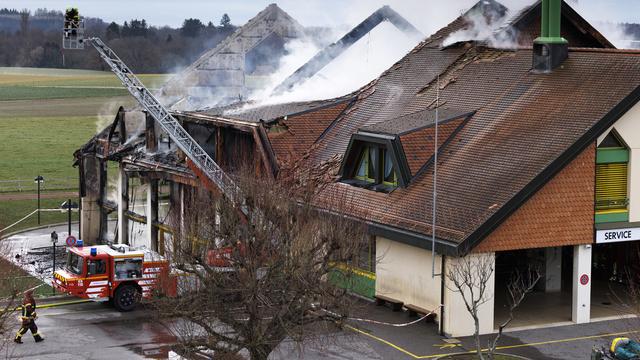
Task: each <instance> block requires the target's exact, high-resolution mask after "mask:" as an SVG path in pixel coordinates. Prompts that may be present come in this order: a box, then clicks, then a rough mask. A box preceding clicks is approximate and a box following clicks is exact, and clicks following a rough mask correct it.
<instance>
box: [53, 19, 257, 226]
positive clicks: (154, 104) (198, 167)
mask: <svg viewBox="0 0 640 360" xmlns="http://www.w3.org/2000/svg"><path fill="white" fill-rule="evenodd" d="M85 43H89V44H91V45H92V46H93V47H94V48H95V49H96V50H97V51H98V54H100V57H101V58H102V60H104V62H105V63H107V65H109V67H110V68H111V71H112V72H113V73H114V74H115V75H116V76H117V77H118V79H120V81H121V82H122V85H124V87H125V88H126V89H127V90H128V91H129V93H130V94H131V95H132V96H133V97H134V98H135V99H136V100H137V101H138V103H139V104H140V105H141V106H142V107H143V108H144V110H146V111H147V113H148V114H149V115H150V116H151V117H152V118H153V119H154V120H155V121H156V122H157V123H158V124H159V125H160V127H161V128H162V129H163V130H164V131H165V132H166V133H167V134H168V135H169V137H170V138H171V140H172V141H173V142H174V143H175V144H176V145H177V146H178V148H179V149H180V150H182V152H184V154H185V155H186V156H187V158H188V159H189V160H190V161H191V162H192V163H193V165H195V168H193V167H191V166H190V167H191V168H192V170H194V172H195V173H196V175H199V176H200V175H201V174H202V175H204V176H205V177H206V180H208V181H210V182H212V183H213V184H214V185H215V186H216V187H217V188H218V189H219V191H220V192H221V193H222V194H223V195H224V196H226V197H227V198H228V199H230V200H233V199H234V194H238V188H237V186H236V184H235V183H234V182H233V181H232V180H231V178H230V177H229V176H228V175H227V174H226V173H225V172H224V171H223V170H222V168H221V167H220V166H219V165H218V164H217V163H216V162H215V161H214V160H213V159H212V158H211V157H210V156H209V154H207V153H206V152H205V151H204V150H203V149H202V147H201V146H200V145H199V144H198V143H197V142H196V141H195V140H194V139H193V138H192V137H191V135H189V133H188V132H187V131H186V130H185V129H184V128H183V127H182V125H181V124H180V123H179V122H178V120H177V119H176V118H175V117H174V116H173V115H171V113H170V112H169V110H167V108H165V107H164V106H163V105H162V103H160V101H158V99H157V98H156V97H155V96H154V95H153V94H152V93H151V92H150V91H149V90H148V89H147V88H146V87H145V86H144V84H143V83H142V82H141V81H140V80H139V79H138V78H137V77H136V76H135V74H134V73H133V72H131V70H130V69H129V67H128V66H127V65H126V64H125V63H124V62H123V61H122V60H121V59H120V58H119V57H118V55H116V53H115V52H114V51H113V50H111V48H109V47H108V46H107V45H106V44H105V43H104V42H103V41H102V40H100V38H97V37H88V38H85V37H84V21H83V20H82V18H81V17H80V15H79V13H78V9H77V8H70V9H67V11H66V13H65V20H64V29H63V37H62V47H63V49H84V47H85ZM240 209H241V210H242V212H243V213H244V214H245V215H247V209H246V208H245V207H244V206H241V207H240Z"/></svg>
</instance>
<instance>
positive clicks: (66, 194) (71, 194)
mask: <svg viewBox="0 0 640 360" xmlns="http://www.w3.org/2000/svg"><path fill="white" fill-rule="evenodd" d="M76 197H78V191H77V190H76V191H60V192H50V193H46V194H40V199H62V198H76ZM37 198H38V194H32V193H8V194H0V201H9V200H35V199H37Z"/></svg>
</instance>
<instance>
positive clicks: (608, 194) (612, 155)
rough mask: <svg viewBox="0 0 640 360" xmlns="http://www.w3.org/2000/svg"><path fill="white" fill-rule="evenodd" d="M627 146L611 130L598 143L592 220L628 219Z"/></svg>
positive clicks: (599, 221)
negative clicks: (593, 217) (593, 216)
mask: <svg viewBox="0 0 640 360" xmlns="http://www.w3.org/2000/svg"><path fill="white" fill-rule="evenodd" d="M628 164H629V150H628V149H627V148H626V146H625V145H624V143H623V142H622V141H621V140H620V138H619V137H618V135H617V134H616V133H615V131H614V130H612V131H611V132H610V133H609V135H607V137H606V138H605V139H604V140H603V141H602V142H601V143H600V145H599V146H598V150H597V160H596V204H595V208H596V222H598V223H601V222H617V221H628V220H629V213H628V209H627V207H628V205H629V196H628V190H627V188H628Z"/></svg>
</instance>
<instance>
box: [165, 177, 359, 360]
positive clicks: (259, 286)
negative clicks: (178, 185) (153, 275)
mask: <svg viewBox="0 0 640 360" xmlns="http://www.w3.org/2000/svg"><path fill="white" fill-rule="evenodd" d="M237 184H238V193H236V194H234V196H231V197H225V198H221V197H215V196H212V194H210V193H208V192H204V191H202V190H194V193H192V194H191V196H189V200H190V201H189V202H188V204H187V207H186V211H185V214H187V215H186V216H185V218H184V219H182V224H183V227H182V230H181V231H176V234H175V235H174V237H175V239H174V240H175V241H174V242H173V246H172V247H171V248H169V249H167V251H166V253H167V254H169V256H170V257H171V260H172V262H173V263H177V264H179V265H178V268H179V269H181V271H183V272H184V275H185V276H181V277H179V278H180V279H182V282H181V284H183V286H179V292H180V293H181V295H180V296H177V297H173V298H171V297H165V298H160V299H158V300H157V302H156V303H155V305H156V306H155V307H156V309H157V311H158V313H159V315H160V316H161V317H162V318H163V319H166V320H170V321H167V323H169V324H170V325H169V327H170V329H172V331H173V332H174V334H175V335H176V337H177V338H178V339H179V340H178V343H179V346H180V347H181V350H182V351H183V352H184V353H186V354H195V353H201V354H207V355H209V356H210V355H211V353H214V354H215V355H214V356H215V358H220V359H222V358H230V357H231V358H235V357H237V356H238V355H237V354H238V353H239V352H240V351H243V350H244V351H247V352H248V353H249V355H250V357H251V359H254V360H259V359H266V358H267V357H268V356H269V354H270V353H271V352H272V351H273V350H274V349H275V348H276V347H277V346H278V345H279V344H280V343H281V342H282V341H283V340H284V339H285V338H289V339H292V340H293V341H295V342H297V343H299V344H300V343H302V341H303V340H306V339H309V335H311V334H313V333H314V332H316V331H318V330H321V329H323V328H329V327H335V326H336V323H335V321H334V320H335V318H336V317H337V318H340V317H346V316H347V315H348V314H349V311H350V309H351V308H352V304H353V303H354V301H355V300H354V299H353V298H351V297H350V296H348V295H347V291H346V290H344V289H342V288H337V287H335V286H333V285H331V284H330V283H328V281H327V279H328V277H329V275H330V274H331V272H332V271H337V269H338V266H339V265H340V264H341V263H345V262H350V261H351V260H353V259H355V257H356V256H357V253H358V248H359V246H360V245H361V241H360V239H364V238H365V236H364V228H363V226H362V225H358V224H356V223H354V222H352V221H350V220H348V219H346V218H344V217H342V216H336V215H333V214H330V213H328V212H323V211H318V210H317V209H315V208H313V207H311V206H310V205H309V204H311V203H312V202H313V197H314V196H315V195H314V194H313V193H310V192H309V193H305V192H304V191H296V190H295V189H291V188H283V187H282V186H279V185H278V184H276V183H275V182H271V181H268V180H264V179H261V180H260V181H257V180H254V179H252V178H251V177H250V176H241V177H239V178H238V181H237ZM233 200H235V201H233ZM244 213H246V215H244ZM174 219H175V220H174V221H175V222H176V224H175V225H174V228H176V229H179V228H180V226H179V223H180V222H181V220H180V219H177V217H174Z"/></svg>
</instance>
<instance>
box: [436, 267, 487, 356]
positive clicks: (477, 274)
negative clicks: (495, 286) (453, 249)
mask: <svg viewBox="0 0 640 360" xmlns="http://www.w3.org/2000/svg"><path fill="white" fill-rule="evenodd" d="M493 273H494V260H493V257H489V256H483V255H478V256H475V255H468V256H465V257H463V258H460V259H458V260H457V262H456V263H455V264H453V265H452V266H451V267H450V268H449V269H448V271H447V273H446V277H447V279H448V280H449V282H450V285H449V284H447V288H449V290H451V291H454V292H457V293H459V294H460V296H461V297H462V300H463V301H464V305H465V307H466V309H467V312H468V313H469V315H471V317H472V318H473V324H474V338H475V345H476V351H477V353H478V358H480V359H481V360H484V355H483V354H482V346H481V345H480V318H479V316H478V313H479V311H480V307H481V306H482V305H483V304H485V303H486V302H487V301H489V300H491V296H492V294H491V293H490V292H488V291H487V290H488V288H487V287H488V286H489V282H490V281H491V279H492V277H493Z"/></svg>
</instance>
